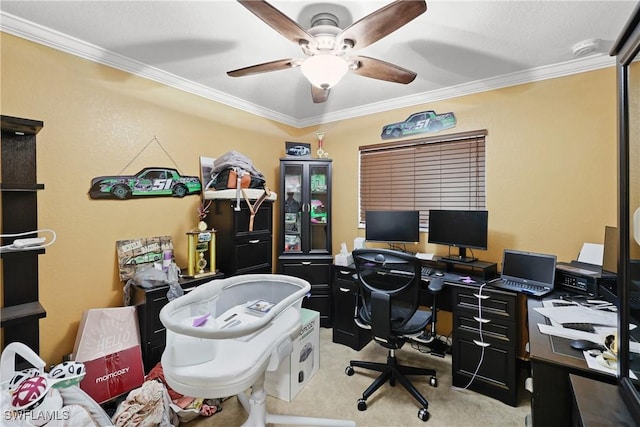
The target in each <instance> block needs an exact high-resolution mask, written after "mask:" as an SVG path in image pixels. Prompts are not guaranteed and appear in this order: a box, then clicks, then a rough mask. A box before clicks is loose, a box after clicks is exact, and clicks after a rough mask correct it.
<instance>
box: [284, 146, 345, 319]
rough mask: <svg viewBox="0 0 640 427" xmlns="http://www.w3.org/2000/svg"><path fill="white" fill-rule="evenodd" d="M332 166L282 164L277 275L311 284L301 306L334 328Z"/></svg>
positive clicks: (318, 161) (323, 163)
mask: <svg viewBox="0 0 640 427" xmlns="http://www.w3.org/2000/svg"><path fill="white" fill-rule="evenodd" d="M331 165H332V162H331V160H329V159H296V158H286V159H280V189H281V192H282V193H283V194H284V196H283V197H282V198H281V201H280V213H279V221H280V237H279V240H278V272H279V273H282V274H287V275H291V276H295V277H300V278H302V279H305V280H307V281H308V282H309V283H310V284H311V296H310V297H309V298H305V300H304V301H303V303H302V305H303V307H306V308H308V309H310V310H315V311H318V312H319V313H320V325H321V326H323V327H331V326H332V325H331V321H332V319H331V309H332V304H331V299H332V296H331V281H332V277H333V271H332V266H333V256H332V255H331Z"/></svg>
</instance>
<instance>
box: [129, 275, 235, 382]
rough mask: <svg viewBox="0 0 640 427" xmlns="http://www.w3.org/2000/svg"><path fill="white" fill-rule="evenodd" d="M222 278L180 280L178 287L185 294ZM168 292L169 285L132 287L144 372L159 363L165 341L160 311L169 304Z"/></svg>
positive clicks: (164, 330) (215, 276) (165, 332)
mask: <svg viewBox="0 0 640 427" xmlns="http://www.w3.org/2000/svg"><path fill="white" fill-rule="evenodd" d="M222 278H224V275H223V274H222V273H217V274H215V275H210V276H207V277H201V278H198V279H187V278H181V279H180V286H181V287H182V289H183V291H184V292H185V293H188V292H189V291H191V290H193V289H194V288H195V287H197V286H200V285H203V284H205V283H209V282H210V281H211V280H217V279H222ZM168 291H169V285H163V286H155V287H153V288H142V287H140V286H134V287H133V288H132V295H131V304H132V305H135V306H136V312H137V313H138V325H139V328H140V343H141V347H142V361H143V363H144V370H145V372H149V371H150V370H151V369H152V368H153V367H154V366H155V365H156V364H157V363H158V362H159V361H160V358H161V357H162V352H163V351H164V348H165V344H166V341H167V331H166V329H165V327H164V325H163V324H162V322H160V310H161V309H162V307H164V306H165V305H166V304H167V303H168V302H169V299H168V298H167V292H168Z"/></svg>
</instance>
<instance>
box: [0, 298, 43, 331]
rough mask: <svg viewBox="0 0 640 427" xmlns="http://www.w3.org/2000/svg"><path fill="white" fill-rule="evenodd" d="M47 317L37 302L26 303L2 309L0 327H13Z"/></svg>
mask: <svg viewBox="0 0 640 427" xmlns="http://www.w3.org/2000/svg"><path fill="white" fill-rule="evenodd" d="M46 316H47V312H46V311H45V309H44V307H42V305H40V303H39V302H38V301H34V302H28V303H26V304H19V305H14V306H11V307H3V308H2V314H0V319H1V320H0V322H1V324H0V326H1V327H3V328H4V327H7V326H15V325H16V324H19V323H22V322H24V321H27V320H31V319H33V318H36V319H42V318H43V317H46Z"/></svg>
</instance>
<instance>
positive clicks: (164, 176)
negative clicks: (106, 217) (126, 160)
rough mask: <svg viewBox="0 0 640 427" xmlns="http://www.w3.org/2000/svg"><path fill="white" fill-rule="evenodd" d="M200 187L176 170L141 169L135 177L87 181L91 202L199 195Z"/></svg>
mask: <svg viewBox="0 0 640 427" xmlns="http://www.w3.org/2000/svg"><path fill="white" fill-rule="evenodd" d="M200 191H202V184H201V183H200V178H199V177H197V176H183V175H181V174H180V173H179V172H178V171H177V170H176V169H173V168H163V167H149V168H144V169H142V170H141V171H140V172H138V173H137V174H135V175H114V176H100V177H97V178H93V179H92V180H91V188H90V189H89V196H90V197H91V198H92V199H103V198H114V199H119V200H125V199H129V198H132V197H157V196H175V197H184V196H188V195H191V194H200Z"/></svg>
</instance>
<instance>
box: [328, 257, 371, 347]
mask: <svg viewBox="0 0 640 427" xmlns="http://www.w3.org/2000/svg"><path fill="white" fill-rule="evenodd" d="M333 271H334V278H333V342H335V343H338V344H344V345H346V346H349V347H351V348H352V349H354V350H358V351H359V350H361V349H362V348H363V347H364V346H365V345H367V343H369V341H371V331H370V330H366V329H362V328H360V327H358V326H357V325H356V323H355V322H354V320H353V319H354V317H355V314H356V313H355V311H356V304H357V299H358V279H357V278H356V269H355V267H353V266H351V267H341V266H337V265H334V266H333Z"/></svg>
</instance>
